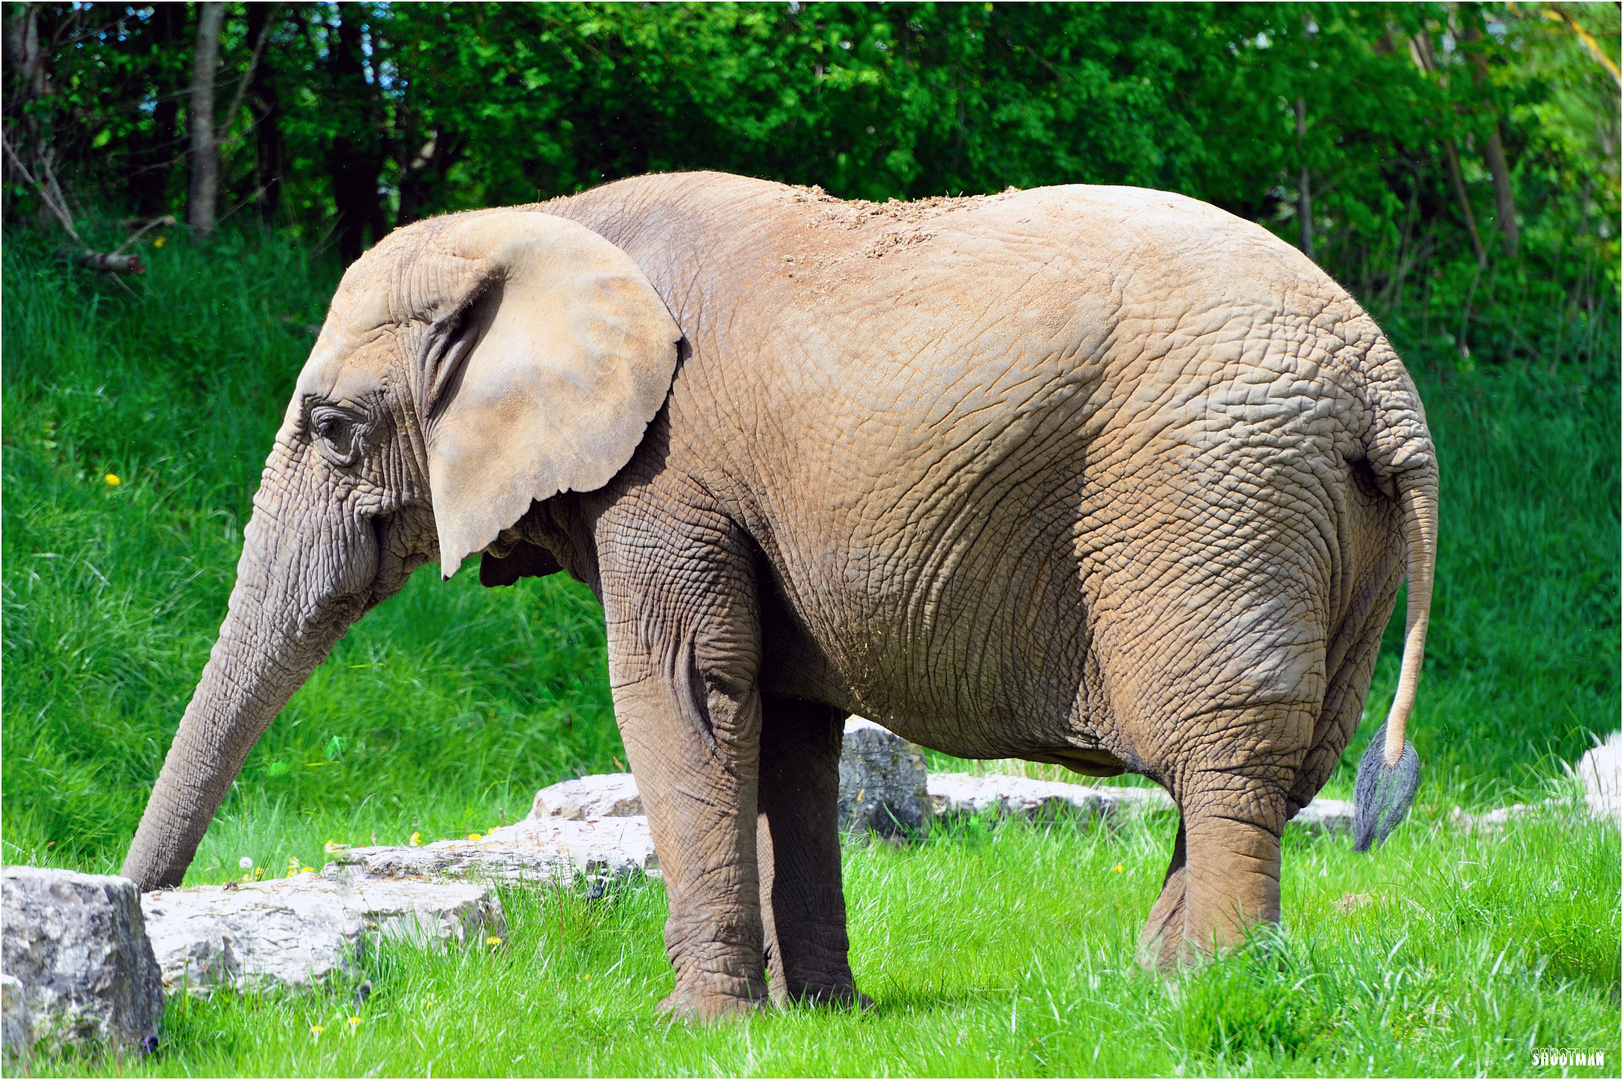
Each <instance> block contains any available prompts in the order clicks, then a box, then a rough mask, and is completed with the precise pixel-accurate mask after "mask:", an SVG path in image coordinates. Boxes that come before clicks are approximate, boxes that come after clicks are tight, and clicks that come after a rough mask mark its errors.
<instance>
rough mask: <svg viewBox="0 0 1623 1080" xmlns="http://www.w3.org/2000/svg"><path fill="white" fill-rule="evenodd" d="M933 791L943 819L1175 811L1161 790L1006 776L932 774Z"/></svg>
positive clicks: (1105, 816)
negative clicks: (975, 815)
mask: <svg viewBox="0 0 1623 1080" xmlns="http://www.w3.org/2000/svg"><path fill="white" fill-rule="evenodd" d="M929 791H930V801H931V802H932V803H933V804H934V807H935V812H936V813H937V814H943V815H949V814H950V815H956V814H991V815H992V816H994V817H1018V818H1025V819H1028V820H1032V821H1057V820H1060V819H1072V820H1080V821H1098V820H1103V819H1117V818H1122V817H1124V816H1126V815H1129V814H1136V813H1147V812H1155V811H1163V810H1172V809H1173V805H1172V799H1171V797H1169V796H1168V795H1167V793H1166V792H1164V791H1162V790H1161V789H1160V788H1128V787H1092V786H1089V785H1087V784H1067V783H1065V782H1064V781H1060V780H1034V779H1032V778H1030V777H1026V776H1009V775H1006V774H1002V773H980V774H972V773H932V774H930V778H929Z"/></svg>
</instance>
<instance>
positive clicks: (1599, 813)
mask: <svg viewBox="0 0 1623 1080" xmlns="http://www.w3.org/2000/svg"><path fill="white" fill-rule="evenodd" d="M1578 779H1579V780H1581V781H1583V785H1584V804H1585V805H1586V806H1588V807H1589V812H1590V813H1591V814H1594V815H1595V816H1596V817H1608V816H1609V817H1611V818H1612V820H1614V821H1623V732H1618V731H1614V732H1612V733H1611V735H1609V736H1607V739H1606V741H1605V742H1603V743H1601V744H1600V745H1599V746H1597V747H1595V748H1594V749H1593V750H1590V751H1589V752H1588V753H1587V754H1585V755H1584V756H1583V757H1582V758H1580V759H1579V760H1578Z"/></svg>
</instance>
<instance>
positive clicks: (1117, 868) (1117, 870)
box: [1110, 863, 1125, 874]
mask: <svg viewBox="0 0 1623 1080" xmlns="http://www.w3.org/2000/svg"><path fill="white" fill-rule="evenodd" d="M1123 869H1125V868H1124V867H1123V866H1122V864H1121V863H1117V864H1116V865H1115V866H1112V867H1111V868H1110V870H1111V872H1112V873H1116V874H1119V873H1121V872H1122V870H1123Z"/></svg>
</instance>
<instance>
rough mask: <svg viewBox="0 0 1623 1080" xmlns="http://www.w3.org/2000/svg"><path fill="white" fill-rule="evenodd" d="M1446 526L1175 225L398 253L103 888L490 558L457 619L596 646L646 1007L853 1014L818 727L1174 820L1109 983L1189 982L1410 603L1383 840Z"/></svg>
mask: <svg viewBox="0 0 1623 1080" xmlns="http://www.w3.org/2000/svg"><path fill="white" fill-rule="evenodd" d="M1437 490H1438V468H1437V458H1436V453H1435V450H1434V447H1433V445H1432V441H1431V437H1430V434H1429V432H1428V430H1427V427H1426V421H1425V413H1424V410H1423V407H1422V404H1421V401H1420V398H1419V395H1418V392H1417V391H1416V388H1415V385H1414V383H1413V381H1412V380H1411V378H1410V376H1409V374H1408V372H1407V371H1406V370H1405V369H1404V366H1403V364H1402V362H1401V361H1400V359H1399V358H1398V356H1397V354H1396V353H1395V352H1394V350H1393V348H1392V347H1391V345H1390V344H1389V343H1388V341H1387V339H1386V338H1385V336H1384V335H1383V334H1382V332H1381V330H1380V329H1379V328H1378V327H1377V325H1376V324H1375V322H1374V320H1373V319H1372V318H1371V317H1370V316H1369V315H1368V314H1367V313H1366V312H1365V311H1363V309H1362V308H1360V306H1359V305H1358V304H1357V303H1356V302H1355V301H1354V300H1353V299H1352V298H1351V297H1350V296H1349V295H1348V294H1347V293H1346V292H1345V291H1344V290H1343V289H1342V288H1341V287H1339V286H1338V285H1337V284H1336V283H1335V282H1334V281H1333V280H1332V279H1331V278H1330V277H1329V276H1328V275H1327V274H1325V273H1324V272H1323V271H1322V270H1320V269H1319V267H1318V266H1317V265H1315V264H1314V263H1313V261H1312V260H1311V259H1309V258H1308V257H1307V256H1305V255H1303V254H1302V253H1300V252H1299V251H1297V250H1296V249H1295V248H1292V247H1290V246H1288V245H1287V244H1285V243H1284V242H1283V241H1281V240H1279V239H1278V238H1276V237H1275V236H1274V235H1273V234H1271V233H1270V232H1268V231H1267V230H1266V229H1264V228H1262V227H1260V226H1258V225H1256V224H1253V223H1250V222H1247V221H1244V220H1242V219H1240V218H1237V217H1234V216H1232V215H1230V214H1228V213H1226V212H1224V211H1222V210H1219V209H1217V208H1215V207H1213V206H1210V205H1207V204H1205V203H1202V202H1199V201H1197V200H1194V199H1190V198H1186V197H1183V196H1180V195H1176V194H1169V193H1166V192H1161V191H1153V190H1147V189H1140V188H1131V187H1094V186H1080V185H1078V186H1062V187H1047V188H1037V189H1032V190H1025V191H1021V190H1016V189H1012V188H1011V189H1010V190H1009V191H1006V192H1004V193H1002V194H997V195H988V196H975V197H963V198H934V199H926V200H920V201H915V202H889V203H884V204H877V203H867V202H848V201H843V200H840V199H836V198H833V197H831V196H829V195H827V194H826V193H824V192H823V191H821V190H820V189H818V188H803V187H794V186H788V185H784V184H779V183H775V182H769V181H764V180H757V179H750V178H746V177H739V176H732V175H727V174H721V173H673V174H664V175H650V176H643V177H636V178H631V179H626V180H620V181H616V182H614V183H610V184H607V185H604V186H601V187H598V188H595V189H592V190H588V191H585V192H583V193H580V194H576V195H572V196H567V197H560V198H557V199H554V200H552V201H548V202H542V203H538V204H533V205H528V206H522V207H514V208H494V209H483V210H472V211H465V212H460V213H452V214H447V215H444V216H441V217H435V218H431V219H428V220H424V221H419V222H416V223H413V224H410V225H407V226H404V227H402V228H399V229H397V230H395V231H394V232H392V233H390V234H389V235H387V236H386V237H384V238H383V239H382V240H381V241H380V242H379V243H377V244H376V245H375V246H374V247H373V248H372V249H371V250H369V251H368V252H366V253H365V254H364V255H363V256H362V257H361V258H360V259H359V260H357V261H356V262H355V263H354V264H352V265H351V266H350V267H349V268H348V269H347V271H346V272H345V274H344V276H343V279H342V283H341V284H340V285H339V287H338V289H337V292H336V294H335V295H334V297H333V300H332V304H331V308H330V311H329V313H328V315H327V317H326V321H325V323H324V324H323V326H322V328H321V331H320V334H319V336H318V338H317V339H316V341H315V344H314V346H313V348H312V351H311V353H310V356H309V359H308V361H307V363H306V364H305V366H304V368H303V369H302V371H301V373H300V374H299V376H298V381H297V384H296V388H295V391H294V394H293V398H292V401H291V403H290V404H289V405H288V407H287V410H286V413H285V415H284V418H283V420H282V423H281V427H280V429H279V431H278V432H277V435H276V438H275V443H274V445H273V447H272V449H271V452H270V455H269V458H268V460H267V462H266V465H265V470H264V473H263V477H262V481H261V484H260V487H259V489H258V491H257V493H256V494H255V496H254V500H253V512H252V515H251V518H250V520H249V522H248V524H247V526H246V528H245V529H244V541H243V548H242V555H241V560H240V562H239V564H238V567H237V578H236V583H235V585H234V587H233V589H232V592H231V596H230V601H229V604H228V607H227V611H226V615H225V619H224V622H223V624H222V626H221V628H220V632H219V637H218V640H217V642H216V643H215V645H214V647H213V650H212V652H211V654H210V656H209V659H208V661H207V664H206V666H205V667H204V670H203V672H202V674H201V676H200V679H199V682H198V684H197V688H196V691H195V693H194V695H193V697H192V698H191V701H190V703H189V704H188V706H187V707H186V710H185V713H184V715H183V717H182V719H181V721H180V726H179V729H178V732H177V734H176V735H175V738H174V742H173V744H172V746H171V748H170V750H169V753H168V756H167V758H166V759H165V761H164V764H163V767H162V770H161V773H160V775H159V776H158V778H157V781H156V784H155V786H154V789H153V791H152V794H151V797H150V801H149V803H148V805H147V808H146V810H145V812H144V814H143V816H142V818H141V821H140V824H139V827H138V829H137V831H136V833H135V836H134V838H133V840H132V843H131V846H130V849H129V853H128V857H127V859H126V861H125V863H124V868H123V873H124V875H125V876H127V877H129V878H131V879H133V880H134V881H135V882H137V883H138V884H139V886H140V887H141V888H142V889H143V890H151V889H154V888H167V887H173V886H175V885H176V884H178V883H179V882H180V880H181V878H182V876H183V874H184V873H185V871H186V868H187V866H188V864H189V863H190V861H191V860H192V858H193V856H194V854H195V852H196V849H197V845H198V842H199V840H200V838H201V837H202V835H203V833H204V831H205V830H206V828H207V827H208V824H209V822H210V820H211V818H212V817H213V815H214V813H215V811H216V810H217V809H218V807H219V804H220V801H221V799H222V797H223V795H224V794H225V792H226V790H227V789H228V787H229V786H230V784H231V783H232V781H233V780H234V778H235V777H236V775H237V773H238V772H239V770H240V769H241V767H242V765H243V762H244V759H245V758H246V756H247V754H248V752H249V750H250V749H251V748H252V747H253V745H254V743H255V741H256V740H257V739H258V738H259V736H260V735H261V734H262V733H263V732H264V731H265V730H266V729H267V727H268V726H269V725H270V723H271V722H272V721H273V719H274V718H275V717H276V715H277V713H278V712H279V711H280V710H281V709H282V708H283V706H284V705H285V704H286V703H287V702H288V700H289V698H290V697H291V695H292V694H293V693H294V692H295V690H297V689H298V687H299V686H300V685H301V684H302V683H303V681H304V680H305V679H306V678H307V677H308V676H309V674H310V672H311V671H312V669H313V668H314V667H315V665H317V664H318V663H320V662H322V661H323V660H324V659H325V657H326V656H327V654H328V652H329V650H331V648H332V647H333V645H334V643H335V642H336V641H337V640H338V639H339V638H340V637H341V636H342V635H343V634H344V633H345V632H346V630H347V628H348V627H349V626H350V625H351V624H352V623H354V622H355V621H356V620H357V619H359V618H360V617H361V615H362V614H363V613H364V612H366V611H367V610H368V609H370V608H371V607H372V606H373V605H376V604H379V603H381V602H383V601H384V600H385V599H387V598H388V597H390V596H391V595H393V594H394V593H395V592H396V591H397V590H399V589H400V588H401V587H402V585H403V583H404V582H405V581H406V579H407V577H408V576H409V575H410V574H411V573H412V571H413V570H414V569H416V568H417V567H419V566H421V565H423V564H425V563H429V562H435V561H437V562H438V564H439V566H440V571H441V574H442V575H443V576H444V577H445V578H449V577H450V576H452V575H453V574H455V573H456V572H457V571H458V569H459V567H460V566H461V565H462V564H463V562H464V561H465V560H466V559H467V558H468V557H470V556H473V555H478V556H479V557H480V569H479V575H480V580H481V581H482V582H483V583H485V584H487V585H492V586H500V585H505V584H511V583H512V582H514V581H516V580H518V579H519V578H521V577H526V576H537V575H546V574H549V573H554V572H560V571H561V572H567V573H568V574H569V575H571V576H572V577H574V578H576V579H578V580H579V581H581V582H584V583H585V584H586V585H587V586H589V587H590V589H591V590H592V591H593V593H594V594H595V595H596V596H597V598H598V599H599V601H600V602H601V604H602V607H603V611H604V618H605V624H606V633H607V650H608V675H609V679H610V685H611V689H612V698H613V704H614V712H615V720H616V723H617V725H618V727H619V730H620V733H621V735H622V738H623V741H624V745H625V749H626V751H627V754H628V757H629V762H630V766H631V769H632V772H633V773H634V775H635V778H636V781H637V786H638V788H639V790H640V791H641V793H642V800H643V805H644V808H645V811H646V813H647V816H648V821H649V825H650V828H651V830H652V835H653V838H654V844H655V849H656V852H657V855H658V859H659V864H660V867H661V870H662V874H663V878H664V885H665V889H666V893H667V897H668V903H669V913H668V920H667V923H666V928H665V947H666V950H667V954H668V957H669V959H670V962H671V963H672V965H673V967H674V973H675V989H674V990H673V991H672V993H671V994H670V996H669V997H667V998H666V999H664V1001H662V1002H661V1003H660V1007H661V1008H662V1009H663V1010H665V1011H666V1012H668V1013H670V1014H673V1015H676V1016H680V1017H686V1018H694V1019H699V1020H706V1019H710V1018H715V1017H720V1016H724V1015H730V1014H734V1013H739V1012H747V1011H750V1010H754V1009H758V1008H763V1007H769V1006H771V1005H773V1004H774V1003H778V1004H781V1003H784V1002H812V1003H823V1004H828V1005H844V1006H850V1005H853V1004H862V1003H866V1002H867V1000H868V999H866V998H865V997H864V996H863V995H861V994H860V993H859V992H858V991H857V988H856V986H855V985H854V980H853V976H852V971H851V967H850V963H849V959H848V955H847V954H848V938H847V930H846V911H845V901H844V897H843V894H842V891H841V864H840V847H839V839H838V833H837V820H836V793H837V776H838V772H837V767H838V758H839V752H840V741H841V730H842V721H843V718H844V717H846V716H847V715H849V714H852V713H860V714H861V715H863V716H866V717H870V718H873V719H875V720H877V721H879V722H880V723H882V724H884V725H885V726H886V727H888V728H890V729H891V730H893V731H894V732H896V733H897V734H899V735H901V736H903V737H905V738H907V739H909V740H912V741H914V742H918V743H921V744H923V745H925V746H927V747H932V748H935V749H937V750H940V751H942V752H945V753H948V754H952V755H957V756H959V757H965V758H1008V757H1013V758H1023V759H1026V760H1029V761H1036V762H1047V763H1057V764H1059V765H1063V766H1065V767H1067V768H1069V769H1070V770H1073V771H1074V772H1077V773H1080V774H1083V775H1085V776H1091V777H1103V776H1113V775H1117V774H1120V773H1123V772H1132V773H1135V774H1138V775H1141V776H1144V777H1148V778H1150V779H1151V780H1152V781H1154V782H1157V783H1159V784H1161V785H1162V786H1164V787H1165V788H1166V790H1167V791H1168V792H1169V793H1170V794H1171V796H1172V798H1173V800H1174V801H1175V802H1176V804H1177V807H1178V809H1179V813H1180V819H1179V821H1180V823H1179V826H1178V829H1177V834H1176V840H1175V842H1174V846H1173V854H1172V859H1171V863H1170V866H1169V867H1168V870H1167V874H1166V878H1165V882H1164V885H1163V888H1162V891H1161V893H1160V896H1159V898H1158V899H1157V900H1156V901H1155V903H1154V905H1153V908H1152V909H1151V911H1150V913H1149V916H1148V920H1147V922H1146V924H1145V927H1144V929H1143V932H1142V934H1141V936H1140V938H1139V941H1138V945H1137V948H1138V950H1139V955H1140V956H1141V958H1142V959H1143V960H1144V962H1145V963H1146V964H1148V965H1150V966H1152V967H1157V968H1160V969H1163V970H1172V969H1175V968H1176V967H1177V966H1179V965H1180V964H1183V963H1199V962H1201V961H1202V960H1203V959H1204V958H1206V957H1208V956H1210V955H1212V954H1213V952H1214V950H1219V949H1222V948H1225V947H1228V946H1231V945H1234V944H1235V943H1237V942H1239V941H1241V940H1242V939H1243V938H1244V936H1245V935H1246V934H1247V933H1249V932H1250V931H1251V930H1252V929H1254V928H1255V927H1256V926H1257V925H1258V924H1267V923H1277V922H1278V921H1279V919H1280V880H1279V879H1280V837H1281V833H1282V831H1283V829H1284V826H1285V823H1286V822H1287V821H1288V820H1289V819H1290V818H1291V817H1292V816H1293V815H1294V814H1296V813H1297V811H1298V810H1300V809H1301V808H1302V807H1303V806H1304V805H1305V804H1306V803H1307V802H1308V801H1309V800H1311V799H1312V798H1313V796H1314V795H1315V794H1316V793H1317V792H1318V790H1319V789H1320V788H1321V787H1322V786H1323V784H1324V783H1325V781H1326V780H1327V778H1328V777H1329V775H1330V774H1331V772H1332V771H1333V770H1334V769H1335V767H1336V765H1337V763H1338V761H1339V760H1340V757H1341V754H1342V752H1343V751H1344V749H1345V748H1346V746H1347V744H1348V742H1349V740H1350V738H1351V736H1352V734H1353V732H1354V730H1355V729H1356V727H1357V725H1358V723H1359V720H1360V718H1361V716H1362V713H1363V708H1364V701H1365V698H1366V696H1367V695H1368V693H1369V686H1370V680H1371V676H1372V672H1373V668H1374V664H1375V660H1376V656H1377V652H1378V649H1379V644H1380V641H1381V638H1382V634H1383V631H1384V628H1385V626H1386V624H1387V621H1388V619H1389V618H1390V616H1391V614H1392V610H1393V608H1394V607H1395V605H1396V600H1397V591H1398V588H1399V586H1400V585H1401V584H1403V583H1404V582H1407V584H1408V619H1407V621H1408V626H1407V630H1406V634H1405V639H1404V646H1403V659H1402V667H1401V675H1400V679H1399V686H1398V690H1397V694H1396V698H1395V700H1394V702H1393V704H1392V707H1391V711H1390V713H1389V715H1388V720H1387V724H1386V727H1385V736H1384V738H1380V739H1378V740H1377V742H1376V743H1374V744H1372V747H1371V755H1370V757H1369V758H1366V768H1364V769H1361V770H1360V794H1359V798H1360V800H1361V801H1360V811H1361V812H1362V811H1363V810H1364V809H1366V804H1367V805H1368V806H1374V805H1375V802H1376V801H1379V798H1384V799H1385V806H1384V809H1381V808H1379V807H1377V809H1381V813H1382V815H1384V816H1382V817H1381V822H1382V829H1381V831H1382V835H1384V830H1385V829H1387V828H1389V827H1390V825H1391V824H1392V823H1394V822H1395V821H1396V820H1397V818H1398V817H1401V814H1402V812H1403V810H1404V809H1405V808H1406V806H1407V802H1408V800H1409V799H1411V798H1412V795H1413V790H1412V785H1411V786H1410V787H1409V788H1408V789H1406V790H1405V789H1404V787H1403V783H1402V782H1401V781H1402V780H1403V778H1404V776H1405V775H1408V776H1410V777H1411V778H1412V774H1413V771H1414V767H1413V766H1412V765H1410V766H1405V765H1403V761H1404V760H1405V759H1406V758H1407V759H1412V758H1413V754H1414V751H1413V749H1412V747H1411V746H1409V744H1408V743H1407V742H1406V741H1405V737H1404V731H1405V726H1406V722H1407V720H1408V717H1409V714H1410V711H1411V709H1412V706H1413V702H1414V696H1415V688H1416V681H1417V679H1418V675H1419V670H1420V664H1421V657H1422V655H1423V651H1424V644H1425V631H1426V625H1427V621H1428V613H1429V610H1430V598H1431V582H1432V575H1433V567H1434V563H1435V550H1436V529H1437V509H1436V508H1437ZM1371 761H1373V762H1374V765H1375V767H1373V768H1370V767H1367V766H1368V765H1369V763H1370V762H1371ZM1366 772H1367V773H1368V774H1369V776H1370V777H1371V778H1373V779H1372V780H1371V783H1374V782H1375V781H1380V783H1381V784H1382V785H1384V787H1382V788H1381V791H1383V792H1385V794H1384V795H1380V796H1379V798H1377V796H1376V795H1371V794H1369V793H1368V792H1366V791H1365V790H1364V788H1365V786H1366V785H1365V784H1364V774H1365V773H1366ZM1394 778H1396V779H1394ZM1372 800H1375V801H1372Z"/></svg>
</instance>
